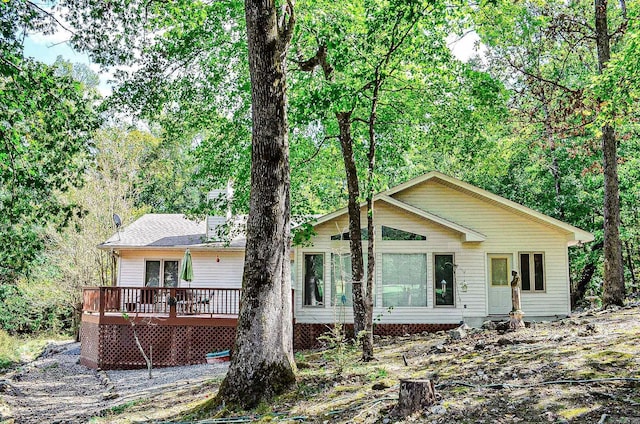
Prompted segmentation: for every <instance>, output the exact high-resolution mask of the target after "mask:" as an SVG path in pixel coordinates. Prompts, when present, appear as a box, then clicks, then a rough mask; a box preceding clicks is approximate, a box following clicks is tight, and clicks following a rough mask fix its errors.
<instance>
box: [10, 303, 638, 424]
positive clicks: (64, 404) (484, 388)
mask: <svg viewBox="0 0 640 424" xmlns="http://www.w3.org/2000/svg"><path fill="white" fill-rule="evenodd" d="M639 318H640V305H638V304H637V303H636V304H634V305H631V306H628V307H626V308H622V309H619V310H606V311H587V312H584V313H581V314H576V315H574V316H572V317H571V318H567V319H563V320H561V321H557V322H550V323H535V324H533V325H531V327H530V328H526V329H523V330H519V331H517V332H504V331H500V330H499V329H486V330H479V329H468V330H466V331H464V332H463V333H464V334H462V335H460V334H454V336H455V337H452V336H451V335H450V334H449V333H444V332H441V333H438V334H422V335H413V336H405V337H400V338H376V351H375V355H376V358H377V360H376V361H374V362H371V363H366V364H365V363H361V362H359V361H358V357H359V356H358V352H357V351H356V350H355V349H353V348H349V347H345V348H344V349H338V350H335V349H334V350H324V351H312V352H301V353H297V354H296V360H297V363H298V368H299V371H298V375H299V378H298V385H297V387H296V388H295V389H293V390H292V391H291V392H289V393H287V394H285V395H283V396H281V397H279V398H278V399H276V400H275V401H274V402H272V403H270V404H269V405H261V406H260V407H259V408H257V409H256V410H254V411H248V412H247V411H245V412H242V413H240V414H238V416H237V417H236V418H233V419H231V418H230V417H228V416H227V417H225V418H213V417H212V416H209V417H202V416H200V417H199V419H205V418H206V421H202V422H206V423H223V422H227V423H228V422H232V421H233V422H249V421H255V420H261V421H263V422H267V421H280V422H294V421H295V422H312V423H323V424H324V423H347V422H349V423H381V424H388V423H392V422H426V423H500V424H502V423H599V424H605V423H609V424H610V423H638V424H640V319H639ZM458 336H461V338H458ZM216 367H217V368H216ZM163 372H164V373H166V374H163ZM224 372H225V368H221V367H220V366H218V365H216V366H213V365H208V366H207V365H202V366H196V367H193V368H191V367H180V368H178V369H174V368H170V369H165V370H164V371H163V370H155V371H154V378H153V379H152V380H148V379H147V378H146V375H145V373H146V372H145V371H119V372H117V373H114V372H111V373H109V374H108V375H106V377H105V374H104V373H96V372H94V371H91V370H88V369H86V368H84V367H82V366H80V365H78V363H77V345H74V344H70V345H62V346H58V347H57V348H54V349H53V351H51V352H50V353H49V354H48V355H47V356H46V357H43V358H40V359H38V360H36V361H35V362H33V363H30V364H28V365H25V366H24V367H22V368H21V369H18V370H15V371H13V372H11V373H10V374H7V375H4V376H3V375H0V417H1V418H0V422H2V423H16V424H17V423H83V422H91V423H142V422H145V423H146V422H169V421H174V422H175V421H180V422H196V419H195V418H188V417H189V413H190V411H192V410H193V408H195V407H196V406H198V405H201V404H202V403H204V402H206V401H207V399H209V398H210V397H211V395H212V394H215V391H216V390H217V385H218V384H219V382H220V380H221V377H222V375H223V374H224ZM118 373H119V374H118ZM401 378H416V379H431V380H432V381H433V382H434V383H435V385H436V392H437V401H436V402H435V403H434V404H432V405H430V406H428V407H426V408H425V409H424V410H423V411H421V412H418V413H416V414H414V415H411V416H409V417H398V416H396V415H395V414H394V409H393V408H394V406H395V405H396V404H397V402H398V392H399V380H400V379H401ZM185 417H187V418H185Z"/></svg>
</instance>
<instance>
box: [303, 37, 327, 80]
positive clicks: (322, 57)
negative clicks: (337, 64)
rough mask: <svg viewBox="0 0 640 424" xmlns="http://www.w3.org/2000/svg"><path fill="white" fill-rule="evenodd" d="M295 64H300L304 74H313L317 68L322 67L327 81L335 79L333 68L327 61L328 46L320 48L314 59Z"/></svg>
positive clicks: (322, 45)
mask: <svg viewBox="0 0 640 424" xmlns="http://www.w3.org/2000/svg"><path fill="white" fill-rule="evenodd" d="M295 62H296V63H297V64H298V69H300V70H301V71H304V72H312V71H313V70H314V69H315V68H316V66H320V67H321V68H322V71H323V72H324V78H325V79H326V80H327V81H331V79H332V78H333V66H331V64H330V63H329V62H328V61H327V46H326V45H324V44H321V45H320V46H318V50H317V51H316V54H315V55H314V56H313V57H311V58H309V59H307V60H297V61H295Z"/></svg>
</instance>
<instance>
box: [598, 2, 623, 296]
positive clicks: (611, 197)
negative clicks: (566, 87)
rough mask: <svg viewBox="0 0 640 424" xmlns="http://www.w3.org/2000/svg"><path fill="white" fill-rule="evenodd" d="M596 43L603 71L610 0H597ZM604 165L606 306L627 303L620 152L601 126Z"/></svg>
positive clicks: (609, 132) (610, 129)
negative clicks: (621, 218) (619, 168)
mask: <svg viewBox="0 0 640 424" xmlns="http://www.w3.org/2000/svg"><path fill="white" fill-rule="evenodd" d="M594 4H595V17H596V45H597V48H598V66H599V68H600V72H602V71H603V69H604V68H605V67H606V66H607V62H609V59H610V57H611V50H610V46H609V41H610V40H609V39H610V36H609V29H608V22H607V0H595V3H594ZM602 156H603V168H604V287H603V293H602V303H603V306H608V305H620V306H622V305H623V304H624V297H625V288H624V272H623V264H622V243H621V242H620V197H619V189H618V156H617V142H616V135H615V130H614V128H613V127H612V126H610V125H604V126H603V127H602Z"/></svg>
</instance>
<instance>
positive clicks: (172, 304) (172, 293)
mask: <svg viewBox="0 0 640 424" xmlns="http://www.w3.org/2000/svg"><path fill="white" fill-rule="evenodd" d="M167 303H168V304H169V318H175V317H176V304H177V302H176V288H175V287H171V288H170V289H169V300H168V301H167Z"/></svg>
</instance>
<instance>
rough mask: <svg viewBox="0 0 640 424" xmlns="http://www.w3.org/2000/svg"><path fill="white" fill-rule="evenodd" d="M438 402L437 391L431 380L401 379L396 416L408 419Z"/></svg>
mask: <svg viewBox="0 0 640 424" xmlns="http://www.w3.org/2000/svg"><path fill="white" fill-rule="evenodd" d="M435 401H436V391H435V388H434V387H433V382H432V381H431V380H416V379H401V380H400V395H399V397H398V405H397V406H396V409H395V413H396V415H399V416H402V417H406V416H407V415H411V414H413V413H415V412H418V411H422V410H423V409H424V408H426V407H427V406H430V405H432V404H433V403H434V402H435Z"/></svg>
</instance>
